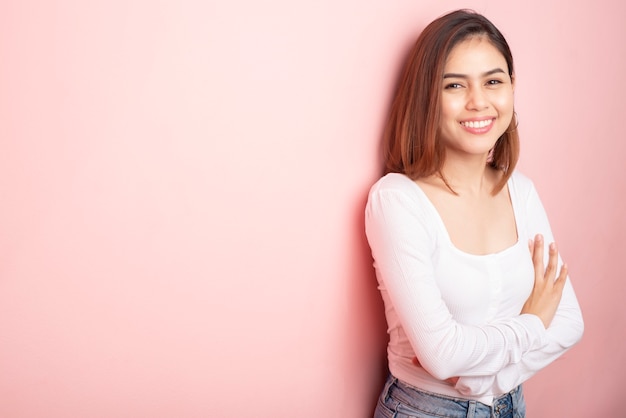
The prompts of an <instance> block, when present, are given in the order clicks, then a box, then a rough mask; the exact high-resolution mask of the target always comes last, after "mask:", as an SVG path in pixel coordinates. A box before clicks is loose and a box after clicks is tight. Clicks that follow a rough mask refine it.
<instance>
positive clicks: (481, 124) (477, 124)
mask: <svg viewBox="0 0 626 418" xmlns="http://www.w3.org/2000/svg"><path fill="white" fill-rule="evenodd" d="M492 123H493V119H486V120H476V121H474V120H470V121H467V122H461V125H463V126H465V127H466V128H471V129H476V128H478V129H480V128H485V127H487V126H489V125H491V124H492Z"/></svg>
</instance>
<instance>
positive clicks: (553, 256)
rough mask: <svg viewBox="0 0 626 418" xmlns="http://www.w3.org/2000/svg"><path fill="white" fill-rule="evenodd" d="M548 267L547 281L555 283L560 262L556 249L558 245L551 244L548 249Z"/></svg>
mask: <svg viewBox="0 0 626 418" xmlns="http://www.w3.org/2000/svg"><path fill="white" fill-rule="evenodd" d="M548 253H549V255H548V257H549V258H548V266H547V267H546V276H545V277H546V279H547V280H549V282H553V281H554V277H555V276H556V269H557V264H558V261H559V252H558V250H557V248H556V244H555V243H554V242H553V243H551V244H550V247H549V249H548Z"/></svg>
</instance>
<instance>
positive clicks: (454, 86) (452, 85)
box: [444, 83, 463, 90]
mask: <svg viewBox="0 0 626 418" xmlns="http://www.w3.org/2000/svg"><path fill="white" fill-rule="evenodd" d="M461 87H463V86H462V85H460V84H459V83H450V84H446V86H445V87H444V88H445V89H447V90H454V89H460V88H461Z"/></svg>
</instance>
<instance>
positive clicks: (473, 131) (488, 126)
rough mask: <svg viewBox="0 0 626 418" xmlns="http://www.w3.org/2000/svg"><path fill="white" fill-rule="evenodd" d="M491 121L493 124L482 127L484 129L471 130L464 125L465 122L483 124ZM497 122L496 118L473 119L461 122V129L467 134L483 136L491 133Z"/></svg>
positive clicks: (475, 128)
mask: <svg viewBox="0 0 626 418" xmlns="http://www.w3.org/2000/svg"><path fill="white" fill-rule="evenodd" d="M489 120H490V121H491V123H490V124H488V125H487V126H482V127H474V128H470V127H469V126H466V125H463V123H465V122H483V121H489ZM495 121H496V118H495V117H484V118H472V119H465V120H463V121H461V122H459V125H461V128H463V129H464V130H465V131H466V132H469V133H471V134H474V135H482V134H485V133H487V132H489V131H490V130H491V128H493V125H495Z"/></svg>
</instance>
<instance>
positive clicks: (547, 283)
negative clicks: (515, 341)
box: [521, 235, 567, 329]
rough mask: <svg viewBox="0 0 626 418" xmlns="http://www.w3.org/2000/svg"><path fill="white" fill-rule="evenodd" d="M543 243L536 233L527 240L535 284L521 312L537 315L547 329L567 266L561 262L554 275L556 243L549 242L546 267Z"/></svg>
mask: <svg viewBox="0 0 626 418" xmlns="http://www.w3.org/2000/svg"><path fill="white" fill-rule="evenodd" d="M543 245H544V242H543V237H542V236H541V235H537V236H536V237H535V239H534V240H529V241H528V246H529V249H530V253H531V257H532V260H533V265H534V266H535V285H534V286H533V291H532V292H531V293H530V296H529V297H528V299H527V300H526V303H524V306H523V307H522V312H521V313H523V314H525V313H528V314H533V315H537V316H538V317H539V318H540V319H541V321H542V322H543V325H544V326H545V327H546V329H547V328H548V327H549V326H550V323H551V322H552V319H553V318H554V315H555V314H556V310H557V308H558V306H559V303H560V302H561V296H562V295H563V287H565V279H566V278H567V266H566V265H565V264H563V266H561V270H560V271H559V275H558V277H556V272H557V262H558V255H559V253H558V251H557V248H556V244H555V243H551V244H550V248H549V260H548V265H547V267H546V266H545V265H544V262H543ZM555 277H556V279H555Z"/></svg>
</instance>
